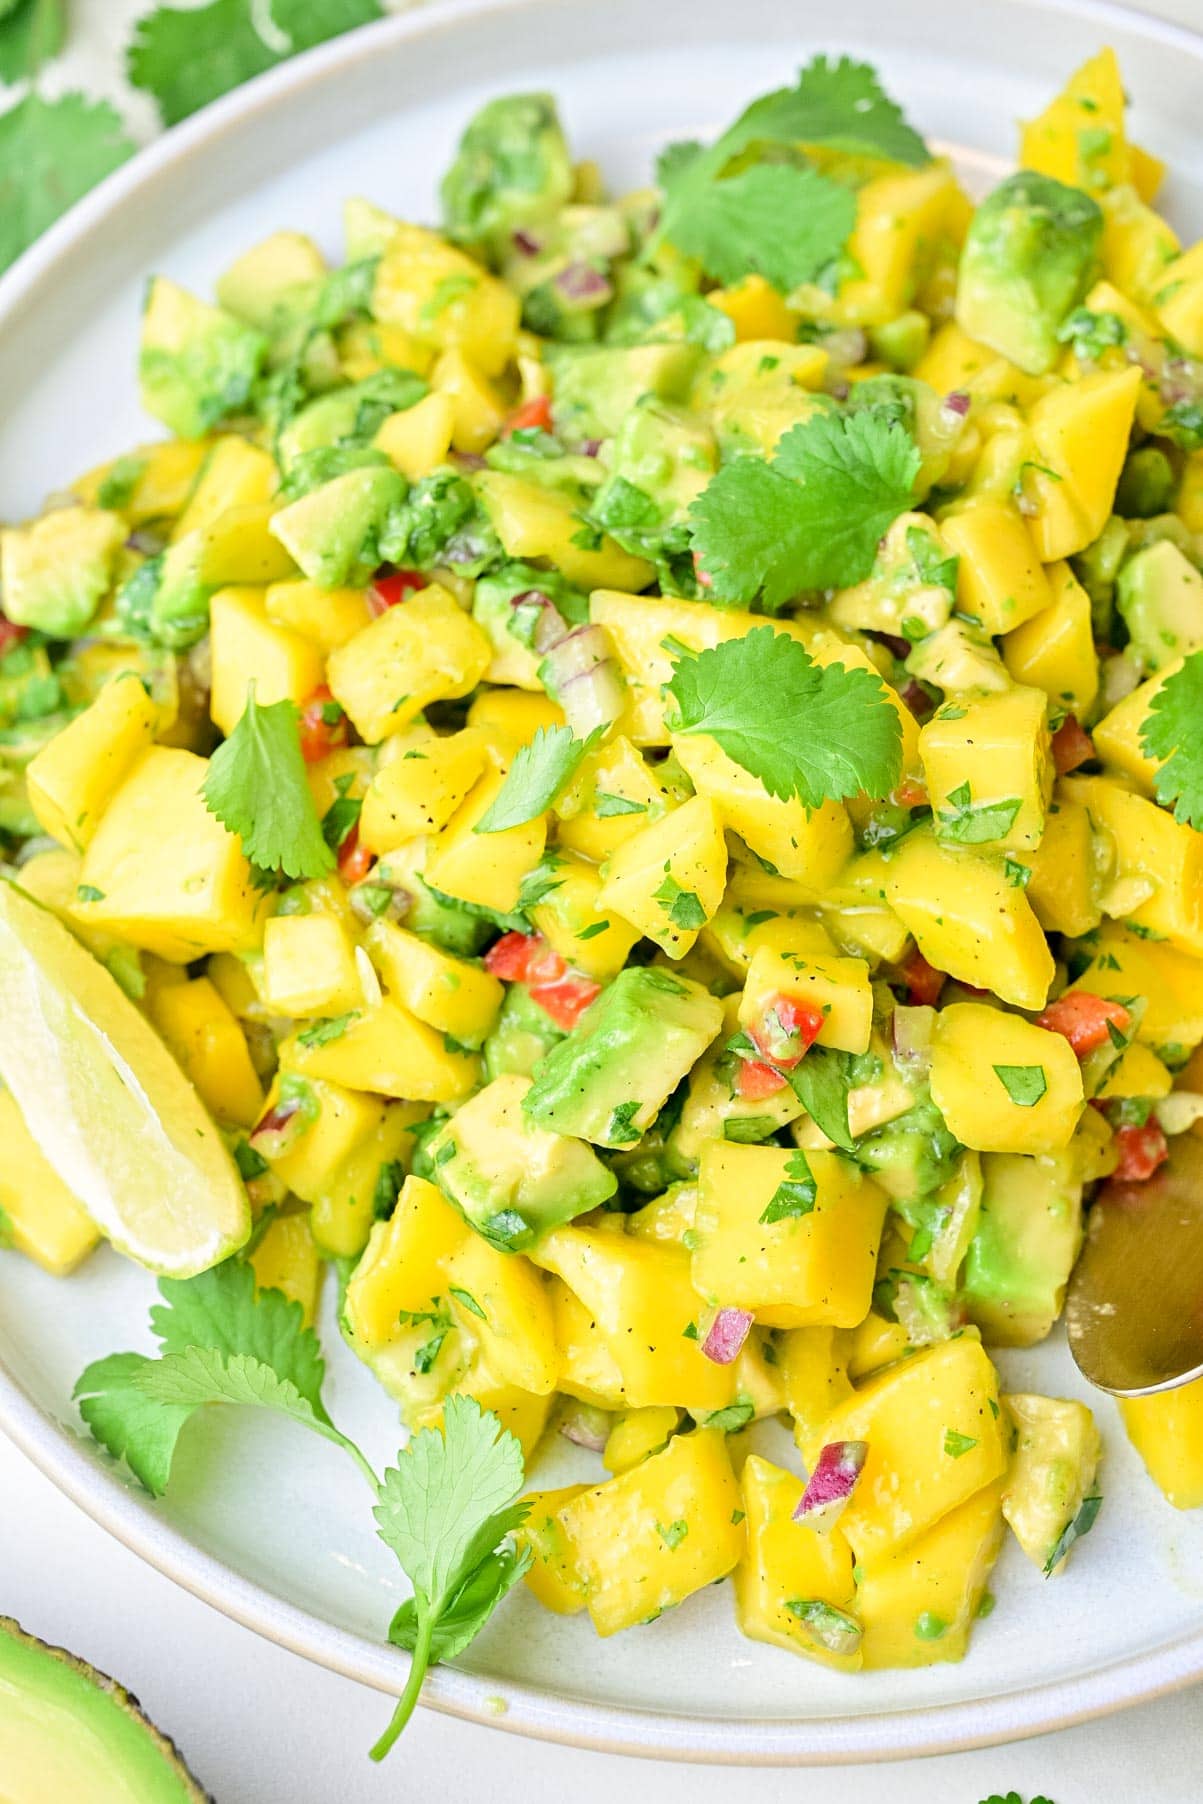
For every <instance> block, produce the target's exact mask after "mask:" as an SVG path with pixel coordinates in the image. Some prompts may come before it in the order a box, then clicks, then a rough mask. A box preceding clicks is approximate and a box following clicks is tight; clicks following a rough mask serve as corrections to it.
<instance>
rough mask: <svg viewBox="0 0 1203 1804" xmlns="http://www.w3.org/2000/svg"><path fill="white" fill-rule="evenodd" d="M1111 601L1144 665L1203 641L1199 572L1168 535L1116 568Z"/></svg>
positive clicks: (1155, 665)
mask: <svg viewBox="0 0 1203 1804" xmlns="http://www.w3.org/2000/svg"><path fill="white" fill-rule="evenodd" d="M1116 605H1117V606H1118V608H1119V611H1120V613H1121V614H1122V615H1123V617H1124V619H1125V621H1126V622H1127V626H1128V633H1129V635H1130V638H1131V641H1132V649H1133V650H1135V651H1137V652H1138V653H1139V654H1140V657H1141V659H1142V661H1143V663H1144V668H1145V669H1146V670H1150V671H1151V670H1160V669H1161V668H1162V666H1163V665H1166V664H1172V663H1174V661H1175V660H1176V659H1178V658H1185V657H1186V656H1187V655H1188V654H1189V653H1190V652H1192V651H1197V650H1198V649H1199V647H1200V646H1201V645H1203V576H1200V574H1199V572H1198V571H1197V570H1196V569H1195V567H1194V565H1193V564H1192V563H1190V562H1189V560H1188V559H1187V558H1185V557H1184V556H1183V554H1182V552H1181V551H1179V549H1178V547H1177V546H1176V545H1174V544H1172V543H1171V542H1170V540H1169V539H1161V540H1159V541H1158V542H1157V543H1156V544H1154V545H1147V546H1146V547H1145V549H1144V550H1143V551H1138V552H1137V553H1136V556H1135V557H1132V558H1129V560H1128V562H1127V563H1126V564H1125V565H1124V566H1123V568H1122V569H1121V570H1120V573H1119V578H1118V581H1117V585H1116Z"/></svg>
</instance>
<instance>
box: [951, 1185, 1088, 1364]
mask: <svg viewBox="0 0 1203 1804" xmlns="http://www.w3.org/2000/svg"><path fill="white" fill-rule="evenodd" d="M1075 1159H1076V1155H1075V1154H1072V1153H1050V1154H1043V1155H1041V1156H1040V1157H1037V1158H1029V1157H1027V1156H1026V1155H1025V1154H1022V1153H985V1154H983V1156H982V1176H983V1180H984V1185H985V1188H984V1191H983V1195H982V1207H981V1214H980V1216H979V1218H978V1226H977V1230H976V1232H975V1234H974V1236H973V1239H972V1240H971V1241H970V1243H969V1251H968V1253H967V1255H966V1258H965V1272H964V1277H963V1279H962V1292H963V1295H964V1300H965V1304H966V1307H967V1309H968V1311H969V1319H970V1321H972V1322H976V1323H977V1325H978V1327H979V1328H980V1329H981V1331H982V1338H983V1339H984V1340H985V1342H986V1344H987V1346H999V1347H1032V1346H1035V1345H1036V1343H1037V1341H1042V1340H1043V1339H1044V1338H1045V1336H1046V1335H1047V1334H1048V1333H1049V1330H1050V1329H1051V1328H1052V1325H1053V1323H1054V1322H1055V1321H1056V1319H1057V1317H1058V1316H1059V1315H1060V1313H1061V1302H1062V1299H1063V1297H1064V1295H1065V1286H1066V1284H1067V1283H1068V1282H1069V1274H1070V1272H1071V1271H1072V1270H1073V1263H1074V1260H1075V1259H1076V1258H1077V1256H1078V1248H1079V1246H1080V1245H1081V1242H1082V1184H1081V1180H1080V1178H1079V1177H1078V1174H1077V1170H1076V1169H1075Z"/></svg>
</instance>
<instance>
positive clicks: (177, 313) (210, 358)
mask: <svg viewBox="0 0 1203 1804" xmlns="http://www.w3.org/2000/svg"><path fill="white" fill-rule="evenodd" d="M266 352H267V340H266V339H265V338H264V336H263V334H262V333H261V332H258V331H256V330H255V328H254V327H253V326H248V325H246V324H245V323H244V322H243V321H242V320H239V319H235V318H234V316H233V314H230V313H226V312H224V311H223V310H222V308H220V307H210V306H208V305H207V304H206V303H205V302H204V301H198V300H197V298H196V296H195V295H191V294H189V293H188V292H187V290H186V289H183V288H179V287H177V285H176V284H175V283H174V282H169V281H167V279H166V278H165V277H163V276H155V277H153V278H152V280H151V284H150V287H149V289H148V291H147V296H146V310H145V312H144V313H143V315H142V342H141V347H140V350H139V355H138V380H139V384H140V387H141V393H142V405H143V407H145V409H146V411H147V413H152V414H153V415H154V416H155V418H156V419H157V420H162V422H163V424H164V425H165V426H167V427H169V428H170V429H171V431H172V432H174V433H175V434H176V435H177V436H178V437H179V438H203V437H204V435H205V433H206V432H210V431H212V429H213V427H214V426H216V425H217V423H218V421H219V420H223V419H225V418H227V416H228V415H230V414H237V413H245V412H246V411H247V409H248V407H249V406H250V402H251V395H252V391H253V389H254V385H255V379H256V377H257V376H258V374H259V371H260V369H261V367H262V364H263V359H264V357H265V355H266Z"/></svg>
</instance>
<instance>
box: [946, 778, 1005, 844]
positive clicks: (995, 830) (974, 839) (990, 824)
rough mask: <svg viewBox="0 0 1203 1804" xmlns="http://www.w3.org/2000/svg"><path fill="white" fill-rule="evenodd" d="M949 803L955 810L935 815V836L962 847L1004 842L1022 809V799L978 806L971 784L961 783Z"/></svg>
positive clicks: (953, 790)
mask: <svg viewBox="0 0 1203 1804" xmlns="http://www.w3.org/2000/svg"><path fill="white" fill-rule="evenodd" d="M948 800H949V801H950V802H951V803H952V807H951V808H949V809H941V810H940V812H939V813H938V814H937V815H936V832H937V834H938V835H939V837H940V838H941V839H951V840H954V841H955V842H956V843H957V844H958V845H962V846H980V845H984V844H986V843H988V842H989V841H990V840H993V839H1001V838H1002V837H1003V835H1004V834H1006V833H1009V832H1010V831H1011V828H1012V827H1013V826H1014V824H1015V816H1016V815H1017V814H1018V813H1019V810H1020V809H1021V808H1022V806H1023V798H1022V797H1021V796H1006V797H1004V798H1002V799H1001V800H999V801H997V802H975V801H974V800H973V797H972V792H971V790H970V788H969V785H968V783H958V785H957V787H956V788H955V789H952V790H950V791H949V792H948Z"/></svg>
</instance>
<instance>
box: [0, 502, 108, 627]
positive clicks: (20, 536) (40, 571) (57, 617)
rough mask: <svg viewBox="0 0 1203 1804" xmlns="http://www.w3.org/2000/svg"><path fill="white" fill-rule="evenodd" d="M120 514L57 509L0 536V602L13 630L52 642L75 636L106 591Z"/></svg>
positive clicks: (71, 508) (72, 508) (12, 527)
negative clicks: (21, 628)
mask: <svg viewBox="0 0 1203 1804" xmlns="http://www.w3.org/2000/svg"><path fill="white" fill-rule="evenodd" d="M125 533H126V527H125V522H124V520H123V519H122V518H121V515H120V514H115V513H111V512H110V511H109V510H108V509H107V508H103V507H60V508H55V509H54V510H53V512H51V513H48V514H43V516H42V518H41V519H40V520H34V521H32V522H31V523H30V525H28V526H9V527H6V528H5V529H4V531H3V532H0V602H2V603H3V607H4V612H5V614H6V615H7V616H8V618H9V619H10V620H11V621H13V623H14V624H15V625H17V626H32V627H36V628H37V630H38V631H39V632H42V633H47V634H48V635H49V636H50V637H51V638H52V639H72V638H74V637H75V635H76V634H77V633H81V632H82V631H83V629H84V628H85V627H86V626H87V624H88V622H89V621H90V620H91V618H92V616H93V614H94V613H95V612H96V610H97V608H98V607H99V606H100V603H101V601H102V600H103V599H104V597H105V595H106V594H107V593H108V591H109V588H110V586H111V584H112V581H113V573H114V569H115V566H116V563H117V554H118V552H119V551H120V550H121V547H122V545H123V544H124V543H125Z"/></svg>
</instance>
